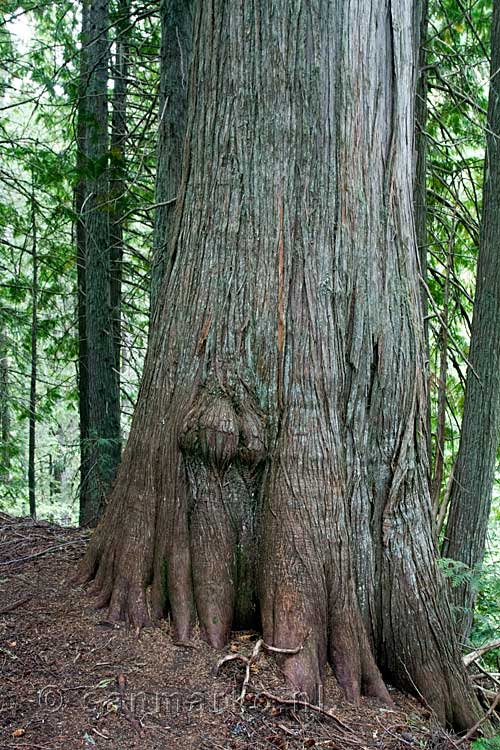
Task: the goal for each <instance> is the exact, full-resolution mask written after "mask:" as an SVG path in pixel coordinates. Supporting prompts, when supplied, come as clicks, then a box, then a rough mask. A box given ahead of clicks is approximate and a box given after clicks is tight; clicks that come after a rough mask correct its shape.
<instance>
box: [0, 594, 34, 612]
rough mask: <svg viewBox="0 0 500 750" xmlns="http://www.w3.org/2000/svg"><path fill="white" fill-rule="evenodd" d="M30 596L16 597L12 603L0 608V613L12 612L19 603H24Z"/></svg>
mask: <svg viewBox="0 0 500 750" xmlns="http://www.w3.org/2000/svg"><path fill="white" fill-rule="evenodd" d="M32 598H33V597H32V596H24V597H23V598H22V599H18V600H17V601H15V602H12V604H8V605H7V606H6V607H4V608H3V609H0V615H6V614H7V612H12V611H13V610H14V609H17V608H18V607H20V606H21V605H23V604H26V602H29V601H30V599H32Z"/></svg>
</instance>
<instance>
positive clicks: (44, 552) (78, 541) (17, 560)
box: [0, 539, 84, 565]
mask: <svg viewBox="0 0 500 750" xmlns="http://www.w3.org/2000/svg"><path fill="white" fill-rule="evenodd" d="M83 541H84V540H83V539H73V540H72V541H71V542H63V543H62V544H54V545H53V546H52V547H47V548H46V549H42V550H40V552H34V553H33V554H32V555H26V556H25V557H16V558H15V559H14V560H4V561H3V562H0V565H14V564H15V563H21V562H26V561H27V560H33V559H34V558H35V557H41V556H42V555H47V554H49V552H54V550H57V549H61V548H62V547H69V546H71V545H72V544H82V543H83Z"/></svg>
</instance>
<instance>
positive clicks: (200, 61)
mask: <svg viewBox="0 0 500 750" xmlns="http://www.w3.org/2000/svg"><path fill="white" fill-rule="evenodd" d="M414 21H415V7H414V4H413V2H412V1H411V0H397V2H396V0H376V2H374V0H356V2H354V0H315V1H314V2H312V3H308V4H302V3H298V4H294V3H290V2H288V0H273V2H269V3H261V2H257V0H249V2H246V3H243V4H238V5H235V4H234V3H230V2H229V1H228V0H209V1H208V2H203V3H200V5H199V10H198V13H197V16H196V22H195V29H196V31H195V43H194V48H193V49H194V53H193V63H192V64H193V76H192V80H191V87H190V99H189V101H190V110H189V118H188V128H187V135H186V153H185V162H184V170H183V184H182V188H181V192H180V196H179V199H178V203H177V208H176V215H175V218H176V221H175V225H174V228H173V230H172V231H173V235H172V245H171V248H172V257H171V263H172V268H171V271H170V272H169V273H168V274H167V275H166V277H165V281H164V282H163V286H162V290H161V295H160V297H159V301H158V306H157V310H156V313H155V317H154V325H153V331H152V337H151V342H150V347H149V351H148V356H147V360H146V365H145V373H144V378H143V382H142V387H141V391H140V395H139V399H138V404H137V408H136V412H135V415H134V420H133V425H132V429H131V433H130V438H129V442H128V445H127V448H126V451H125V454H124V460H123V463H122V467H121V469H120V472H119V475H118V479H117V483H116V486H115V489H114V491H113V493H112V496H111V500H110V505H109V508H108V511H107V513H106V516H105V518H104V519H103V522H102V523H101V524H100V526H99V527H98V529H97V531H96V532H95V534H94V535H93V537H92V541H91V544H90V547H89V550H88V552H87V554H86V556H85V558H84V560H83V562H82V564H81V566H80V578H81V580H89V579H91V578H95V591H96V592H97V593H98V594H99V600H98V603H99V604H101V605H106V604H109V607H110V609H109V614H108V616H109V617H110V618H111V619H121V618H127V619H128V620H129V621H130V622H132V623H133V624H135V625H138V626H141V625H143V624H145V623H146V622H149V621H150V616H151V615H152V616H154V617H158V616H161V615H162V614H164V612H165V609H166V607H167V606H168V608H169V610H170V612H171V618H172V623H173V630H174V632H175V635H176V637H177V638H180V639H182V640H184V639H186V638H189V637H190V634H191V630H192V626H193V622H194V618H195V612H196V615H197V619H198V621H199V624H200V627H201V632H202V634H203V636H204V637H205V638H206V639H207V640H208V642H209V643H211V644H213V645H214V646H216V647H220V646H222V645H223V644H224V643H225V642H226V641H227V639H228V637H229V634H230V629H231V627H232V625H233V623H234V624H237V625H238V626H243V625H249V624H254V625H255V623H256V622H259V620H260V623H261V625H262V629H263V635H264V638H265V639H266V641H267V642H268V643H270V644H274V645H275V646H278V647H283V648H284V647H288V648H293V647H296V646H299V645H302V646H303V648H302V650H301V651H300V653H297V654H296V655H294V656H289V657H286V658H284V661H283V671H284V673H285V674H286V675H287V677H288V678H289V679H290V681H291V683H292V684H293V685H294V686H295V688H296V689H298V690H304V691H305V692H306V693H307V694H308V695H309V696H311V697H315V695H316V694H317V690H318V685H319V684H320V683H321V681H322V679H323V675H324V670H325V666H326V663H327V662H329V663H330V664H331V665H332V668H333V670H334V673H335V675H336V677H337V679H338V681H339V684H340V685H341V686H342V688H343V689H344V691H345V693H346V695H347V697H348V698H349V699H352V700H356V699H357V698H358V697H359V695H360V694H361V693H363V694H366V695H370V696H377V697H379V698H382V699H383V700H387V699H388V694H387V691H386V689H385V686H384V684H383V682H382V678H381V672H382V673H383V674H384V675H385V676H386V677H387V678H388V679H389V680H391V681H392V682H393V683H394V684H396V685H398V686H400V687H403V688H406V689H408V690H410V691H416V692H418V693H419V694H420V695H422V696H423V697H424V699H425V700H426V701H427V702H428V703H429V704H430V705H431V706H432V707H433V708H434V709H435V711H436V713H437V715H438V716H439V718H440V719H441V720H443V721H447V722H449V723H450V724H452V725H454V726H456V727H460V728H464V727H466V726H470V725H471V724H473V723H474V721H475V718H476V717H477V715H478V710H479V707H478V704H477V702H476V701H475V699H474V696H473V694H472V692H471V690H470V688H469V686H468V682H467V676H466V674H465V671H464V668H463V665H462V663H461V658H460V652H459V649H458V645H457V642H456V640H455V639H454V637H453V629H452V625H451V613H450V610H449V607H448V605H447V601H446V597H445V589H444V584H443V581H442V579H441V577H440V575H439V571H438V570H437V565H436V559H435V548H434V539H433V528H432V517H431V507H430V496H429V487H428V455H427V446H426V437H425V433H426V430H425V420H426V408H427V407H426V405H427V400H426V388H425V386H426V383H425V376H424V374H423V373H424V359H425V355H424V351H425V349H424V340H423V322H422V310H421V307H422V306H421V298H420V286H419V274H418V266H419V263H418V249H417V246H416V243H415V234H414V207H413V187H414V174H413V168H412V165H413V163H414V152H413V147H414V143H413V134H414V93H415V79H414V76H415V62H416V61H415V57H416V47H417V41H418V40H417V38H416V34H415V23H414ZM146 590H148V592H149V594H148V602H149V606H148V603H147V599H146ZM379 668H380V671H379Z"/></svg>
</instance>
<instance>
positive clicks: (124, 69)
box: [110, 0, 130, 392]
mask: <svg viewBox="0 0 500 750" xmlns="http://www.w3.org/2000/svg"><path fill="white" fill-rule="evenodd" d="M117 14H118V15H117V19H116V22H115V25H114V28H115V34H116V41H115V61H114V69H113V78H114V89H113V101H112V107H113V115H112V120H111V164H110V178H111V179H110V182H111V199H112V201H113V206H112V213H111V311H112V316H113V340H114V348H115V364H114V368H115V372H116V378H117V381H118V392H119V389H120V373H121V299H122V268H123V219H122V216H123V213H124V206H125V205H126V196H125V191H126V155H125V147H126V143H127V85H128V57H129V54H130V50H129V38H128V37H129V35H130V3H129V0H120V2H119V3H118V8H117Z"/></svg>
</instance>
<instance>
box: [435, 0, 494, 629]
mask: <svg viewBox="0 0 500 750" xmlns="http://www.w3.org/2000/svg"><path fill="white" fill-rule="evenodd" d="M499 69H500V2H498V0H495V2H494V3H493V23H492V35H491V78H490V96H489V109H488V128H487V148H486V160H485V172H484V196H483V215H482V220H481V237H480V247H479V256H478V265H477V280H476V294H475V299H474V316H473V319H472V330H471V346H470V353H469V363H470V364H469V367H468V370H467V382H466V392H465V403H464V415H463V420H462V429H461V432H460V445H459V450H458V455H457V460H456V463H455V467H454V474H453V485H452V489H451V495H450V514H449V518H448V523H447V526H446V533H445V539H444V543H443V549H442V554H443V556H444V557H447V558H451V559H453V560H459V561H460V562H463V563H465V564H466V565H467V566H469V567H470V568H475V567H476V566H477V565H478V564H480V563H481V562H482V560H483V556H484V549H485V542H486V532H487V528H488V518H489V513H490V508H491V495H492V490H493V481H494V477H495V466H496V458H497V450H498V440H499V435H500V264H499V263H498V247H499V242H500V143H499V137H500V78H499V75H498V70H499ZM451 596H452V601H453V603H454V604H455V605H456V607H457V609H456V618H457V629H458V632H459V634H460V636H461V637H462V638H466V637H467V635H468V634H469V632H470V628H471V625H472V616H473V608H474V601H475V590H474V586H473V584H471V581H470V580H467V581H465V582H464V583H463V584H462V585H460V586H458V587H456V588H453V589H452V590H451Z"/></svg>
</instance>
